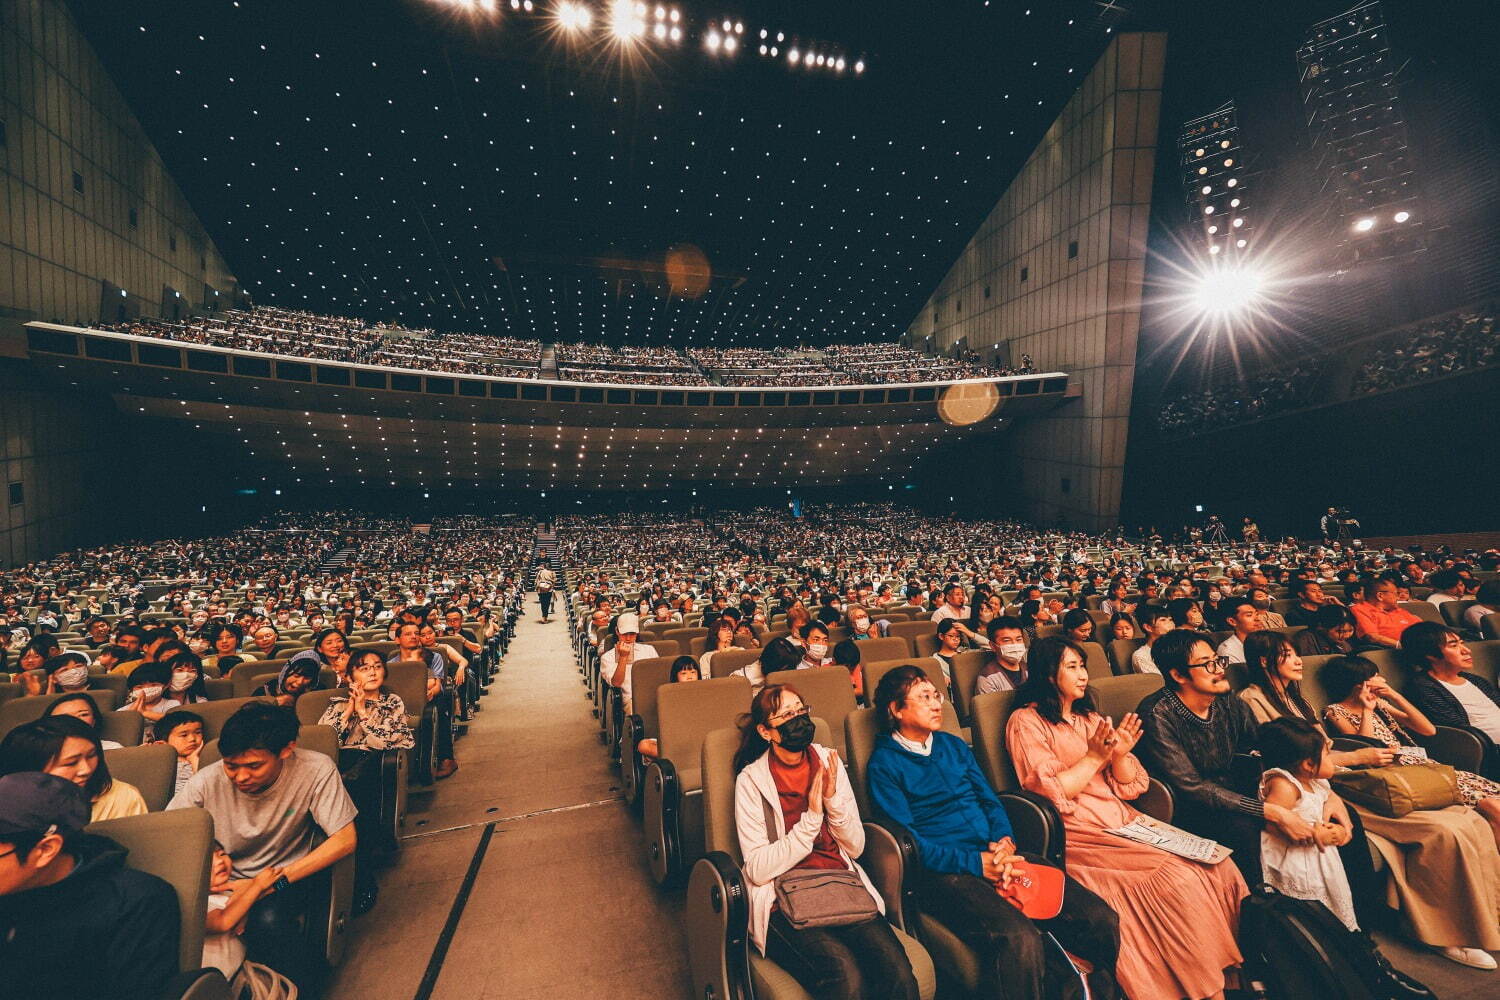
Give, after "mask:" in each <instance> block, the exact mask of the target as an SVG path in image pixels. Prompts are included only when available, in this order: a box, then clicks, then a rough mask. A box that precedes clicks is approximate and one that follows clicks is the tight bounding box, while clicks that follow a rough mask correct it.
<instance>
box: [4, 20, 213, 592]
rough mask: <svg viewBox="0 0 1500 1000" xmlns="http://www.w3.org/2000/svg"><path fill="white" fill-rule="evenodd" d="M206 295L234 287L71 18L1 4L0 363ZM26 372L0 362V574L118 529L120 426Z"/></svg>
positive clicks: (104, 411)
mask: <svg viewBox="0 0 1500 1000" xmlns="http://www.w3.org/2000/svg"><path fill="white" fill-rule="evenodd" d="M214 289H217V290H218V291H219V292H220V295H221V296H226V297H227V296H228V295H229V293H230V292H231V291H232V290H233V289H234V276H233V275H232V274H231V273H230V272H229V269H228V267H227V266H226V264H225V263H224V259H223V257H222V256H221V255H220V254H219V251H218V250H217V249H216V248H215V246H214V244H213V241H212V240H210V239H209V237H208V234H207V232H206V231H205V230H204V228H203V225H202V223H201V222H199V220H198V217H197V216H196V215H195V214H194V213H193V210H192V208H191V206H189V205H188V203H187V200H186V198H184V197H183V194H182V192H181V191H180V190H179V189H178V187H177V185H176V183H175V182H174V181H173V180H172V178H171V177H170V176H169V175H168V173H167V169H166V167H165V165H164V164H163V163H162V160H161V157H160V156H159V155H158V154H157V152H156V150H155V148H154V147H153V146H152V144H151V142H150V140H149V139H148V138H147V136H146V133H145V132H144V131H143V130H142V128H141V125H140V122H139V121H137V120H136V118H135V116H134V115H133V114H132V113H131V111H130V109H129V107H127V106H126V104H125V101H124V98H123V97H122V96H121V95H120V91H119V88H118V87H116V86H115V84H114V82H113V81H112V80H111V79H110V77H109V74H108V73H107V72H106V71H105V69H104V66H103V64H102V63H101V62H100V60H99V57H98V55H97V54H96V53H95V52H94V50H93V48H92V47H91V46H90V45H89V43H88V42H87V40H86V39H85V38H84V36H83V33H82V32H81V31H80V30H79V27H78V24H77V22H76V21H75V20H74V18H73V13H72V11H71V10H70V8H69V7H68V5H67V4H66V3H64V2H62V0H3V2H0V356H9V357H11V358H17V357H22V358H23V357H24V356H25V336H24V331H23V330H22V328H21V324H22V323H24V322H26V321H27V320H32V319H42V320H48V319H57V320H70V321H72V320H85V321H92V322H99V321H101V320H102V321H105V322H113V321H116V320H118V319H120V318H123V317H127V316H134V315H139V314H150V315H172V314H174V313H176V312H179V311H180V312H184V313H185V312H197V311H199V310H200V309H202V307H203V306H204V305H205V303H208V302H212V300H213V299H214V295H213V290H214ZM121 290H124V291H125V294H124V295H121V294H120V291H121ZM174 293H181V298H180V299H178V298H177V296H176V294H174ZM168 300H172V301H168ZM33 372H34V370H33V369H29V368H28V366H27V364H26V363H25V362H19V361H6V360H4V359H3V358H0V397H3V398H0V473H3V475H4V482H3V483H0V488H3V489H4V490H5V493H4V494H3V495H0V563H3V564H6V565H14V564H16V563H23V562H27V561H29V560H32V559H37V558H40V557H42V556H45V555H49V554H51V553H53V552H56V551H57V550H59V549H63V548H69V547H72V546H74V545H77V544H83V543H86V542H90V541H98V540H101V539H103V538H105V537H108V536H110V535H112V534H113V533H114V532H115V531H117V530H119V529H120V528H121V527H122V526H121V525H120V510H119V504H118V502H117V498H112V493H113V492H114V491H112V490H110V489H108V488H105V486H104V485H103V484H105V483H108V482H110V481H111V479H112V477H114V476H117V475H127V470H126V469H125V468H124V467H122V466H120V465H118V461H119V459H118V454H119V449H118V440H117V437H116V433H117V432H118V431H119V430H120V427H119V425H120V422H121V415H120V414H119V413H118V412H117V411H116V410H115V407H114V406H113V404H112V403H111V402H110V400H109V399H107V398H104V397H101V396H100V395H99V394H98V393H92V394H87V393H83V392H81V391H77V390H70V389H69V387H66V386H61V387H57V386H54V387H51V388H48V387H44V386H43V385H41V384H39V383H38V382H37V381H36V379H35V378H34V374H33ZM123 527H126V528H128V527H129V526H128V525H125V526H123Z"/></svg>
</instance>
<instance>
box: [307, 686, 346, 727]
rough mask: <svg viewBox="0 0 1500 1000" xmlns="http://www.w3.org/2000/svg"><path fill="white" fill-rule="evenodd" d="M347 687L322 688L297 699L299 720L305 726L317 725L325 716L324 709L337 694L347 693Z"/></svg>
mask: <svg viewBox="0 0 1500 1000" xmlns="http://www.w3.org/2000/svg"><path fill="white" fill-rule="evenodd" d="M347 693H348V689H347V688H336V687H335V688H321V689H319V690H317V691H309V692H307V693H306V694H304V695H302V696H301V697H300V698H298V699H297V701H296V703H295V708H296V712H297V721H298V722H300V723H301V724H302V725H304V726H315V725H317V724H318V720H319V719H321V718H322V717H323V711H324V709H326V708H327V707H328V703H329V702H330V701H332V700H333V699H334V696H335V695H339V694H347Z"/></svg>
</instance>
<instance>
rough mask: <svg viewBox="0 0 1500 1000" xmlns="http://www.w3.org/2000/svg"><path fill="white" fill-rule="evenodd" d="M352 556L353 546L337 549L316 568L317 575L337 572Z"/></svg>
mask: <svg viewBox="0 0 1500 1000" xmlns="http://www.w3.org/2000/svg"><path fill="white" fill-rule="evenodd" d="M352 555H354V547H353V546H345V547H344V548H342V549H339V550H338V551H337V552H335V553H334V554H333V555H331V556H329V557H328V558H327V559H324V560H323V562H322V563H320V564H319V566H318V572H319V573H334V572H337V571H338V570H339V569H341V568H342V567H343V566H344V564H345V563H347V562H348V561H349V557H350V556H352Z"/></svg>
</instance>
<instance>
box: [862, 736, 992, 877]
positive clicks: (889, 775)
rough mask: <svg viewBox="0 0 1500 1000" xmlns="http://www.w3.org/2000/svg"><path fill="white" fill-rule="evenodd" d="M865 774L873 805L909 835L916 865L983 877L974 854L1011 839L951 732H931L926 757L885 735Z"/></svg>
mask: <svg viewBox="0 0 1500 1000" xmlns="http://www.w3.org/2000/svg"><path fill="white" fill-rule="evenodd" d="M868 772H869V780H870V795H871V797H872V798H873V799H874V800H875V804H876V805H877V806H879V807H880V809H881V810H882V811H883V812H884V813H885V814H886V815H887V816H889V817H890V818H891V819H893V820H895V821H896V822H898V823H900V824H901V825H902V826H904V827H906V828H907V829H908V830H910V831H911V832H912V836H913V837H915V838H916V841H917V850H918V852H919V853H920V854H921V856H922V864H924V865H926V866H927V867H928V868H930V869H932V870H933V871H939V872H949V873H958V872H968V873H969V874H971V875H978V876H979V877H981V878H983V877H984V869H983V866H982V865H981V863H980V860H979V855H980V852H981V851H987V850H989V849H990V844H991V843H993V842H995V841H997V840H1000V839H1002V838H1004V837H1009V836H1011V829H1010V818H1009V817H1008V816H1006V815H1005V807H1004V806H1003V805H1001V804H1000V799H999V798H998V797H996V795H995V793H994V791H993V790H991V788H990V786H989V782H987V781H985V780H984V775H983V774H982V773H981V772H980V770H979V764H978V763H976V762H975V760H974V754H973V752H972V751H971V750H970V749H969V747H968V745H967V744H966V743H964V741H963V740H961V739H959V738H958V737H957V736H954V735H953V734H952V733H945V732H941V731H940V732H936V733H933V734H932V754H931V755H930V756H927V757H924V756H922V755H921V754H915V753H912V752H911V751H910V750H908V749H906V748H905V747H903V746H902V745H901V744H899V743H897V742H896V741H895V739H893V738H892V737H891V735H890V734H889V733H887V734H885V735H883V736H881V737H880V739H878V740H876V741H875V750H874V752H873V753H871V754H870V763H869V768H868Z"/></svg>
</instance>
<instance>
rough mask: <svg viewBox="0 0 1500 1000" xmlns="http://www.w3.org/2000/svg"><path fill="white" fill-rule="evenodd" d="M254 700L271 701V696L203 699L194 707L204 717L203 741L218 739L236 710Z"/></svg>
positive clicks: (196, 712) (194, 711)
mask: <svg viewBox="0 0 1500 1000" xmlns="http://www.w3.org/2000/svg"><path fill="white" fill-rule="evenodd" d="M252 701H270V699H269V698H225V699H224V700H223V701H201V702H199V703H198V704H196V705H194V706H193V707H192V711H193V714H194V715H197V716H199V717H200V718H202V719H203V741H204V742H205V743H207V742H208V741H209V740H214V739H218V737H219V730H220V729H222V728H224V722H225V720H227V719H228V718H229V717H230V716H231V715H233V714H234V713H235V712H238V711H239V710H240V709H241V708H243V707H245V706H246V705H248V704H250V703H251V702H252Z"/></svg>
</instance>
